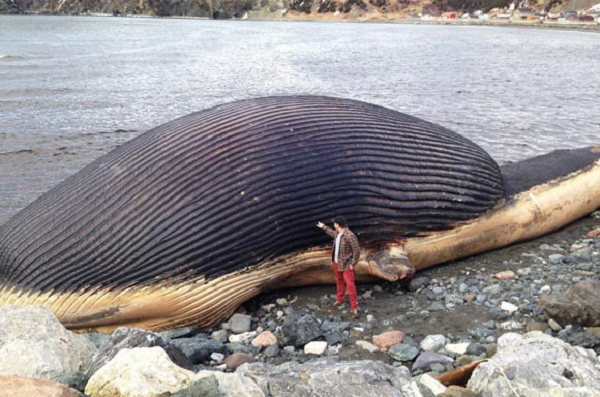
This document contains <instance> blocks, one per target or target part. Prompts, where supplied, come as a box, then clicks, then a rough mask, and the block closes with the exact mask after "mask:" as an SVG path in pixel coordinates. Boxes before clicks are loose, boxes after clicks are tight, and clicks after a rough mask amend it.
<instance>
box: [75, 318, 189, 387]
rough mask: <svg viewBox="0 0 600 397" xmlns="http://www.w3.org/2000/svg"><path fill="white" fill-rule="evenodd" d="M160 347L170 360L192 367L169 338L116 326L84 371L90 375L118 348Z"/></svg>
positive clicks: (113, 355) (114, 354) (185, 366)
mask: <svg viewBox="0 0 600 397" xmlns="http://www.w3.org/2000/svg"><path fill="white" fill-rule="evenodd" d="M154 346H158V347H162V348H163V349H164V351H165V352H166V353H167V355H168V356H169V358H170V359H171V361H173V362H174V363H175V364H177V365H179V366H180V367H182V368H185V369H191V368H192V362H191V361H190V359H189V358H188V357H187V356H186V355H185V354H184V352H183V351H182V350H181V349H180V348H179V347H178V346H177V345H176V344H174V342H173V341H171V340H170V339H167V338H165V337H163V336H162V335H160V334H158V333H156V332H150V331H144V330H142V329H137V328H125V327H121V328H117V329H116V330H115V331H114V332H113V333H112V334H111V335H110V339H108V340H107V341H106V342H105V343H104V344H103V345H102V346H100V348H98V352H97V353H96V354H95V355H94V358H93V360H92V363H91V364H90V366H89V368H88V369H87V371H86V374H87V375H88V377H90V376H92V375H93V374H94V373H95V372H96V371H98V369H100V367H102V366H103V365H105V364H106V363H108V362H109V361H110V360H112V359H113V358H114V357H115V356H116V355H117V353H118V352H119V350H121V349H131V348H134V347H154Z"/></svg>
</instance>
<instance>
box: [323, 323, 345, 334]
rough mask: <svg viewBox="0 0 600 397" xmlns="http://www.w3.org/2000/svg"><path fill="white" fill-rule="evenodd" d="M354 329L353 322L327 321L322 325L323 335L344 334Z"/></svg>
mask: <svg viewBox="0 0 600 397" xmlns="http://www.w3.org/2000/svg"><path fill="white" fill-rule="evenodd" d="M351 328H352V323H351V322H341V321H326V322H324V323H323V324H321V329H322V331H323V333H325V334H328V333H336V332H344V331H348V330H349V329H351Z"/></svg>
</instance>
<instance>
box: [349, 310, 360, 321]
mask: <svg viewBox="0 0 600 397" xmlns="http://www.w3.org/2000/svg"><path fill="white" fill-rule="evenodd" d="M350 313H352V318H354V319H357V318H358V317H360V314H359V313H358V309H356V310H350Z"/></svg>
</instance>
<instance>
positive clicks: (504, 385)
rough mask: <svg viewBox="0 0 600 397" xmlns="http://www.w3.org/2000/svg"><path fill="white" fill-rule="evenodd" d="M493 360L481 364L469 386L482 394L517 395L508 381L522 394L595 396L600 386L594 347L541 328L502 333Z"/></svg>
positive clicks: (484, 395)
mask: <svg viewBox="0 0 600 397" xmlns="http://www.w3.org/2000/svg"><path fill="white" fill-rule="evenodd" d="M492 360H493V361H492V362H485V363H482V364H480V365H479V366H478V367H477V368H476V369H475V371H474V372H473V375H472V376H471V379H470V380H469V384H468V388H469V389H470V390H472V391H474V392H476V393H479V394H480V395H481V396H482V397H492V396H493V397H509V396H514V395H515V394H514V393H513V392H512V391H511V386H509V385H512V387H513V388H514V389H515V390H516V392H517V393H518V394H519V395H521V396H535V397H538V396H539V397H541V396H553V397H562V396H564V397H567V396H572V397H575V396H581V397H583V396H590V397H593V396H597V394H594V393H597V391H598V390H600V371H599V370H598V366H599V363H598V357H597V356H596V354H595V353H594V352H593V351H592V350H589V349H584V348H582V347H579V346H571V345H569V344H567V343H565V342H563V341H562V340H560V339H558V338H553V337H551V336H549V335H546V334H543V333H541V332H539V331H534V332H530V333H528V334H525V335H519V334H515V333H508V334H504V335H502V336H501V337H500V338H499V339H498V352H497V353H496V354H495V355H494V357H492ZM500 368H501V369H502V371H503V372H504V374H503V373H502V372H501V371H500ZM505 375H506V376H505Z"/></svg>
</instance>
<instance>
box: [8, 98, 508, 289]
mask: <svg viewBox="0 0 600 397" xmlns="http://www.w3.org/2000/svg"><path fill="white" fill-rule="evenodd" d="M502 195H503V183H502V178H501V175H500V172H499V169H498V166H497V164H496V163H495V162H494V161H493V160H492V159H491V158H490V157H489V156H488V155H487V153H485V152H484V151H483V150H482V149H481V148H480V147H478V146H477V145H475V144H474V143H473V142H470V141H469V140H467V139H465V138H464V137H462V136H460V135H458V134H456V133H454V132H452V131H450V130H448V129H445V128H443V127H440V126H438V125H434V124H431V123H428V122H426V121H423V120H420V119H417V118H415V117H411V116H408V115H405V114H402V113H399V112H395V111H392V110H389V109H385V108H383V107H380V106H375V105H371V104H367V103H362V102H358V101H352V100H346V99H336V98H326V97H271V98H261V99H251V100H245V101H239V102H233V103H229V104H225V105H221V106H217V107H214V108H211V109H208V110H203V111H200V112H198V113H194V114H191V115H189V116H185V117H182V118H180V119H177V120H175V121H172V122H169V123H167V124H164V125H162V126H159V127H156V128H154V129H152V130H150V131H148V132H146V133H144V134H142V135H140V136H139V137H137V138H136V139H134V140H132V141H130V142H128V143H126V144H124V145H122V146H121V147H119V148H117V149H116V150H114V151H112V152H110V153H108V154H106V155H104V156H102V157H100V158H99V159H97V160H96V161H94V162H93V163H91V164H90V165H88V166H87V167H85V168H84V169H83V170H82V171H80V172H79V173H77V174H75V175H73V176H72V177H70V178H68V179H67V180H65V181H64V182H62V183H61V184H59V185H58V186H56V187H55V188H54V189H52V190H51V191H49V192H48V193H46V194H44V195H42V196H41V197H40V198H39V199H38V200H37V201H35V202H34V203H32V204H31V205H29V206H28V207H27V208H25V209H24V210H23V211H22V212H20V213H18V214H17V215H16V216H14V217H13V218H12V219H10V220H9V221H8V222H7V223H5V224H4V225H3V226H2V228H1V229H0V280H1V282H2V285H4V286H17V287H21V288H23V289H25V290H33V291H49V290H51V289H54V290H55V291H58V292H60V291H73V290H80V289H82V288H83V289H89V288H99V287H104V288H109V289H110V288H115V287H122V286H125V285H136V284H137V285H141V284H152V283H156V282H164V281H165V279H171V278H173V277H190V278H193V277H197V276H203V277H206V278H212V277H216V276H219V275H223V274H227V273H231V272H234V271H236V270H240V269H244V268H247V267H252V266H253V265H257V264H259V263H263V262H264V261H268V260H272V259H274V258H277V257H278V256H280V255H283V254H290V253H294V252H299V251H302V250H304V249H307V248H309V247H315V246H323V245H324V244H328V242H329V240H328V237H326V236H325V235H324V234H323V233H322V232H321V231H320V230H318V229H317V228H316V227H315V223H316V222H317V221H319V220H322V221H324V222H329V221H330V220H331V218H332V217H333V216H335V215H345V216H346V217H347V218H348V220H349V223H350V227H351V229H352V230H353V231H354V232H355V233H357V235H358V237H359V240H360V242H361V244H363V245H371V246H378V245H381V246H384V245H385V244H386V243H389V242H397V241H398V240H399V239H401V238H403V237H407V236H414V235H416V234H419V233H428V232H431V231H437V230H444V229H448V228H451V227H453V226H454V225H456V224H457V223H461V222H464V221H467V220H470V219H473V218H476V217H478V216H480V215H481V214H483V213H485V212H486V211H488V210H489V209H490V208H492V207H493V206H494V205H496V204H497V203H498V201H499V200H500V198H501V197H502Z"/></svg>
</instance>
